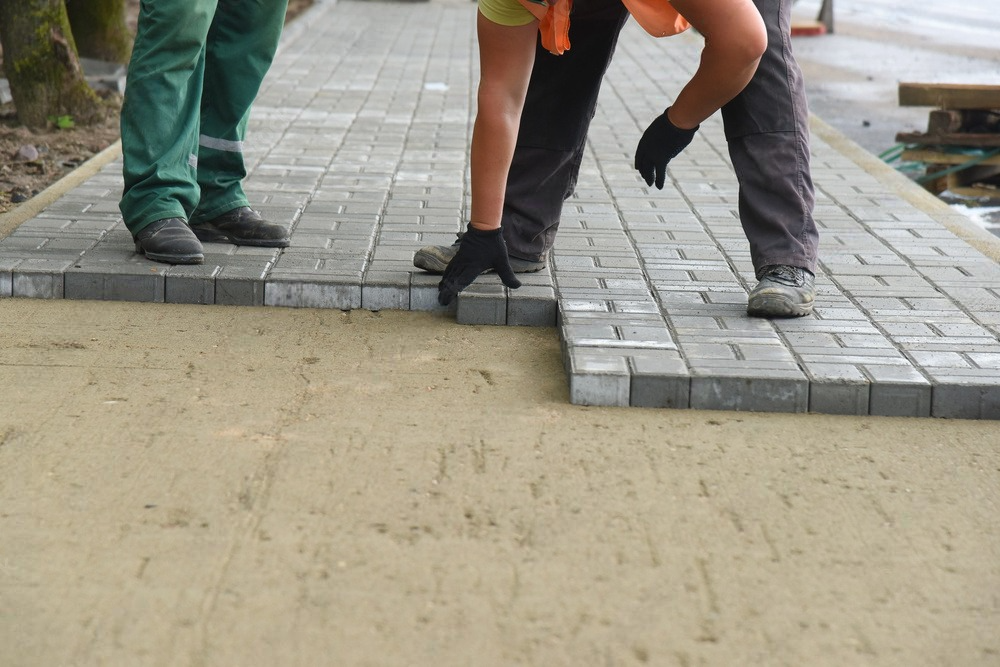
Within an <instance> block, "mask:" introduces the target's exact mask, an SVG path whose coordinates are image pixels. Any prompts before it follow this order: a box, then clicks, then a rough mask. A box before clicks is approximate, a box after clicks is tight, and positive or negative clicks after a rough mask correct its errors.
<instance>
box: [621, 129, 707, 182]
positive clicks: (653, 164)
mask: <svg viewBox="0 0 1000 667" xmlns="http://www.w3.org/2000/svg"><path fill="white" fill-rule="evenodd" d="M667 111H670V109H667ZM667 111H664V112H663V114H662V115H660V116H657V117H656V120H654V121H653V122H652V123H650V124H649V127H647V128H646V131H645V132H643V133H642V138H641V139H639V145H638V146H637V147H636V149H635V168H636V169H638V170H639V173H640V174H641V175H642V178H643V179H644V180H645V181H646V185H652V184H653V182H654V181H655V182H656V189H657V190H662V189H663V183H664V181H665V180H666V177H667V163H668V162H670V161H671V160H673V159H674V158H675V157H677V155H678V154H679V153H680V152H681V151H682V150H684V149H685V148H687V145H688V144H690V143H691V140H692V139H694V133H695V132H697V131H698V127H699V126H695V127H694V128H692V129H690V130H682V129H681V128H679V127H677V126H676V125H674V124H673V123H671V122H670V119H669V118H667Z"/></svg>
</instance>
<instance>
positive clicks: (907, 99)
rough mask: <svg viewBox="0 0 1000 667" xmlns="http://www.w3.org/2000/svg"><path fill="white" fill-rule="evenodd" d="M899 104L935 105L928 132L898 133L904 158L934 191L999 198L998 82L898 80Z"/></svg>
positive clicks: (928, 124)
mask: <svg viewBox="0 0 1000 667" xmlns="http://www.w3.org/2000/svg"><path fill="white" fill-rule="evenodd" d="M899 104H900V106H933V107H938V108H937V109H935V110H933V111H931V112H930V115H929V117H928V121H927V132H926V133H919V132H901V133H899V134H897V135H896V141H898V142H899V143H900V144H902V145H903V146H904V147H905V148H904V150H903V151H902V153H901V155H900V157H901V158H902V160H904V161H908V162H917V163H923V165H924V167H925V170H924V175H923V176H920V177H918V178H917V179H916V180H917V182H918V183H921V184H922V185H923V186H924V187H925V188H926V189H927V190H929V191H931V192H933V193H934V194H942V193H945V192H947V193H951V194H954V195H956V196H958V197H971V198H977V199H983V198H986V199H1000V86H988V85H970V84H935V83H901V84H899Z"/></svg>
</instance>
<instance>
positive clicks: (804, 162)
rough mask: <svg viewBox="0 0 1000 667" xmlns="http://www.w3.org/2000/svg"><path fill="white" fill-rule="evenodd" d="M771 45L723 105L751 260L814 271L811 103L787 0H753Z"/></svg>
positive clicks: (816, 236) (815, 237)
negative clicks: (744, 83)
mask: <svg viewBox="0 0 1000 667" xmlns="http://www.w3.org/2000/svg"><path fill="white" fill-rule="evenodd" d="M754 4H756V5H757V8H758V10H760V13H761V16H763V18H764V23H765V25H766V26H767V38H768V46H767V51H766V52H765V53H764V56H763V58H761V62H760V65H759V66H758V68H757V72H756V74H754V77H753V79H751V81H750V83H749V84H747V87H746V88H744V89H743V92H741V93H740V94H739V95H738V96H737V97H736V98H735V99H733V100H732V101H731V102H729V103H728V104H727V105H726V106H724V107H723V108H722V118H723V122H724V123H725V129H726V138H727V139H728V140H729V154H730V157H731V158H732V161H733V167H734V168H735V170H736V176H737V179H738V180H739V183H740V203H739V206H740V221H741V222H742V224H743V230H744V232H745V233H746V236H747V240H748V241H749V243H750V255H751V258H752V260H753V264H754V268H756V269H759V268H760V267H762V266H766V265H768V264H791V265H793V266H801V267H804V268H807V269H809V270H810V271H815V268H816V254H817V248H818V245H819V234H818V232H817V229H816V223H815V221H814V219H813V207H814V203H815V193H814V189H813V182H812V175H811V172H810V166H809V109H808V105H807V103H806V95H805V86H804V84H803V80H802V73H801V71H800V70H799V66H798V63H797V62H796V61H795V56H794V55H793V54H792V46H791V37H790V23H791V0H754Z"/></svg>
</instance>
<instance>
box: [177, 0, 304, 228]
mask: <svg viewBox="0 0 1000 667" xmlns="http://www.w3.org/2000/svg"><path fill="white" fill-rule="evenodd" d="M286 7H287V1H286V0H219V8H218V10H217V11H216V15H215V20H214V21H213V23H212V27H211V30H210V32H209V36H208V46H207V47H206V55H205V90H206V91H208V92H207V94H206V95H204V96H203V98H202V104H201V138H200V143H199V151H198V184H199V185H200V186H201V200H200V202H199V203H198V209H197V211H196V212H195V214H194V215H193V216H192V221H193V222H199V221H203V220H208V219H212V218H214V217H216V216H218V215H220V214H222V213H225V212H226V211H230V210H232V209H234V208H236V207H238V206H246V205H247V198H246V195H245V194H244V193H243V186H242V182H243V179H244V178H245V177H246V166H245V163H244V159H243V146H244V139H245V136H246V125H247V119H248V118H249V116H250V108H251V105H252V104H253V101H254V99H255V98H256V96H257V93H258V92H259V90H260V84H261V82H262V81H263V80H264V76H265V75H266V74H267V71H268V69H269V68H270V66H271V62H272V60H273V59H274V53H275V51H276V50H277V48H278V40H279V39H280V37H281V30H282V27H283V26H284V22H285V9H286Z"/></svg>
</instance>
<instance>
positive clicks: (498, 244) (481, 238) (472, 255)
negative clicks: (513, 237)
mask: <svg viewBox="0 0 1000 667" xmlns="http://www.w3.org/2000/svg"><path fill="white" fill-rule="evenodd" d="M490 269H494V270H496V272H497V275H498V276H500V280H502V281H503V284H504V285H506V286H507V287H510V288H512V289H516V288H518V287H520V286H521V281H520V280H518V279H517V277H516V276H515V275H514V269H512V268H510V259H509V258H508V257H507V244H506V243H504V240H503V234H502V232H501V230H500V229H499V228H498V229H491V230H490V231H488V232H483V231H480V230H478V229H476V228H475V227H473V226H472V225H469V226H468V228H467V229H466V230H465V233H464V234H462V242H461V243H460V244H459V246H458V252H457V253H455V256H454V257H452V258H451V261H450V262H448V266H447V267H445V270H444V275H443V276H441V282H440V283H438V303H440V304H441V305H442V306H447V305H448V304H449V303H451V302H452V301H454V300H455V297H456V296H458V293H459V292H461V291H462V290H464V289H465V288H466V287H468V286H469V285H471V284H472V281H473V280H475V279H476V278H477V277H479V274H480V273H482V272H484V271H489V270H490Z"/></svg>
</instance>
